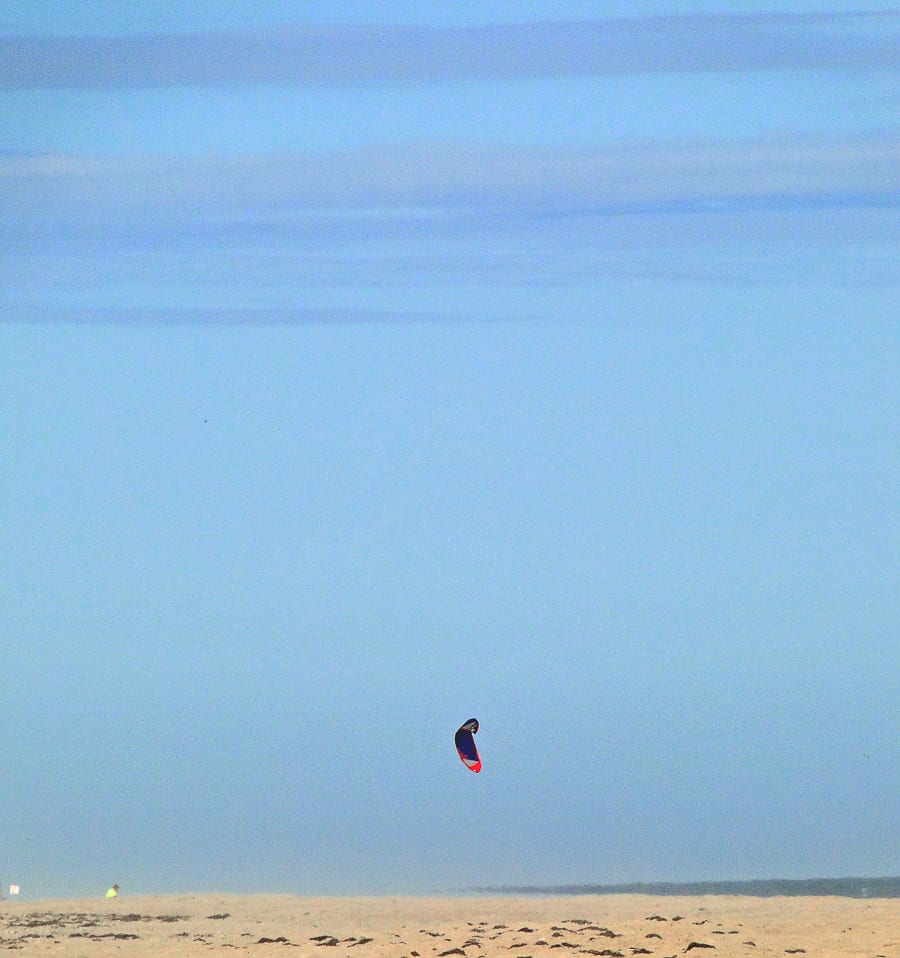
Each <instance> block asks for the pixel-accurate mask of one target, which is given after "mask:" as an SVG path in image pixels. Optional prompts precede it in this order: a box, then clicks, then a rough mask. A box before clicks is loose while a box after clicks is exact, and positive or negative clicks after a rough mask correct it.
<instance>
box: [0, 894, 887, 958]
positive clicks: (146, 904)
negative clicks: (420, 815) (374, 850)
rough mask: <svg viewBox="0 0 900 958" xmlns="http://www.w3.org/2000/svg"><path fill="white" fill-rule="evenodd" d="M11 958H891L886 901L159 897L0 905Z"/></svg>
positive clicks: (3, 943) (0, 930) (3, 939)
mask: <svg viewBox="0 0 900 958" xmlns="http://www.w3.org/2000/svg"><path fill="white" fill-rule="evenodd" d="M0 950H10V951H12V950H15V951H18V952H20V953H21V954H22V955H23V958H24V956H28V955H31V956H43V955H54V956H59V958H82V956H84V958H87V956H97V958H104V956H112V955H116V956H133V958H144V956H147V958H149V956H159V958H176V956H178V958H190V956H194V955H232V954H246V955H251V956H254V958H269V956H287V955H295V956H316V958H338V956H350V958H450V956H462V958H479V956H485V958H499V956H503V958H552V956H553V955H554V954H555V955H556V956H563V955H569V954H571V955H573V956H578V958H581V956H590V958H633V956H636V955H649V956H653V958H668V956H680V955H684V954H687V953H688V952H696V956H695V958H699V956H700V955H703V954H709V955H713V954H714V955H717V956H719V958H732V956H743V958H750V956H752V958H762V956H768V955H779V956H781V955H809V956H810V958H812V956H817V958H832V956H833V958H837V956H842V958H843V956H846V958H849V956H861V958H862V956H864V958H900V900H898V899H865V900H859V899H849V898H835V897H809V898H799V897H786V898H748V897H732V896H702V897H683V898H682V897H654V896H645V895H603V896H592V895H591V896H589V895H584V896H582V895H578V896H565V897H546V898H544V897H529V898H525V897H491V898H486V897H484V898H483V897H458V898H418V897H396V898H394V897H377V898H376V897H372V898H303V897H297V896H292V895H177V896H176V895H172V896H152V897H151V896H147V897H130V896H126V895H122V896H120V897H119V898H118V899H113V900H111V901H103V900H99V901H95V900H78V901H75V900H72V901H40V902H31V903H29V902H9V901H5V902H2V903H0Z"/></svg>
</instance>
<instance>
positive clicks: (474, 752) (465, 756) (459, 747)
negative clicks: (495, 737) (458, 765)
mask: <svg viewBox="0 0 900 958" xmlns="http://www.w3.org/2000/svg"><path fill="white" fill-rule="evenodd" d="M477 731H478V719H473V718H471V719H469V720H468V721H466V722H463V723H462V725H460V727H459V728H458V729H457V730H456V738H455V742H456V751H457V752H458V753H459V757H460V759H462V763H463V765H465V766H466V768H468V769H471V770H472V771H473V772H480V771H481V758H480V757H479V755H478V749H477V748H475V733H476V732H477Z"/></svg>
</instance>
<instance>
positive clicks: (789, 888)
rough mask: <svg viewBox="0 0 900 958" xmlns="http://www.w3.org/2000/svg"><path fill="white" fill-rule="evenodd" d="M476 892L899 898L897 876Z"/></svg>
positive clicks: (499, 888) (529, 887) (502, 887)
mask: <svg viewBox="0 0 900 958" xmlns="http://www.w3.org/2000/svg"><path fill="white" fill-rule="evenodd" d="M470 891H471V892H473V893H475V894H479V895H488V894H490V895H746V896H750V897H753V898H773V897H776V896H803V897H809V896H818V895H834V896H837V897H839V898H900V877H887V878H799V879H790V878H784V879H783V878H768V879H754V880H750V881H701V882H631V883H629V884H623V885H494V886H489V887H488V886H482V887H479V888H472V889H470Z"/></svg>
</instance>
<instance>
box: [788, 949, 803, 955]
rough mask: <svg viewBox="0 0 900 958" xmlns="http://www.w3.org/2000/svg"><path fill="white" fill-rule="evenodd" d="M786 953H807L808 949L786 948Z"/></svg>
mask: <svg viewBox="0 0 900 958" xmlns="http://www.w3.org/2000/svg"><path fill="white" fill-rule="evenodd" d="M784 953H785V954H786V955H805V954H806V949H805V948H785V949H784Z"/></svg>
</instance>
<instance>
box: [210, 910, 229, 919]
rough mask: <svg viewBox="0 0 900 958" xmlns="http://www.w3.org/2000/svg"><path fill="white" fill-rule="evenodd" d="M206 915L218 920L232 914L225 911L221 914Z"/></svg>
mask: <svg viewBox="0 0 900 958" xmlns="http://www.w3.org/2000/svg"><path fill="white" fill-rule="evenodd" d="M206 917H207V918H209V919H210V920H211V921H216V920H221V919H223V918H230V917H231V915H229V914H228V912H227V911H225V912H222V914H221V915H207V916H206Z"/></svg>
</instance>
